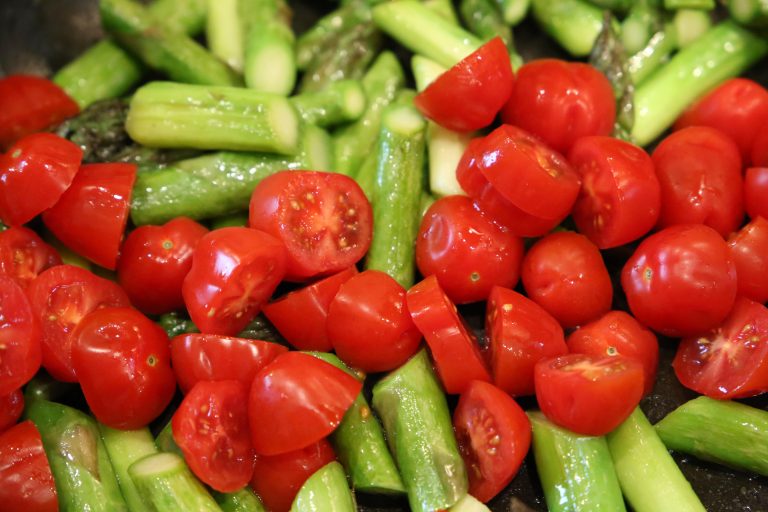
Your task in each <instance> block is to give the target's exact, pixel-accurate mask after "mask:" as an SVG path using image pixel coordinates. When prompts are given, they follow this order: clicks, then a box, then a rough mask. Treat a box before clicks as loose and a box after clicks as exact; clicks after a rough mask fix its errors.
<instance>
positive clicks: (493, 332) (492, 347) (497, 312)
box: [485, 286, 568, 396]
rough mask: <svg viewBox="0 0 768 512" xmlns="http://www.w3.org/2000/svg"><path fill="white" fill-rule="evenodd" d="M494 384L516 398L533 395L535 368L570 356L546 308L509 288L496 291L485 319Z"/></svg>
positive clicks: (491, 296) (555, 323) (489, 300)
mask: <svg viewBox="0 0 768 512" xmlns="http://www.w3.org/2000/svg"><path fill="white" fill-rule="evenodd" d="M485 333H486V335H487V337H488V347H487V349H486V352H485V354H486V356H487V359H488V360H489V361H490V366H491V373H492V374H493V383H494V384H496V385H497V386H498V387H500V388H501V389H503V390H504V391H506V392H507V393H509V394H510V395H512V396H524V395H533V394H534V393H535V389H534V386H533V368H534V366H535V365H536V363H537V362H539V360H541V359H545V358H548V357H555V356H559V355H563V354H567V353H568V347H566V345H565V337H564V335H563V328H562V327H561V326H560V324H559V323H558V321H557V320H555V319H554V318H553V317H552V315H550V314H549V313H547V312H546V310H544V308H542V307H541V306H539V305H538V304H536V303H535V302H533V301H532V300H530V299H529V298H527V297H525V296H523V295H521V294H519V293H517V292H516V291H514V290H510V289H509V288H502V287H500V286H496V287H494V289H493V290H492V291H491V295H490V297H489V298H488V304H487V308H486V315H485Z"/></svg>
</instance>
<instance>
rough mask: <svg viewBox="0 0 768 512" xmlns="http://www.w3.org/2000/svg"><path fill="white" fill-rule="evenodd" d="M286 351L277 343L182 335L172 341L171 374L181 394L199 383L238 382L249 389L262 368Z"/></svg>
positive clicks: (226, 337) (225, 337)
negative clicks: (172, 373)
mask: <svg viewBox="0 0 768 512" xmlns="http://www.w3.org/2000/svg"><path fill="white" fill-rule="evenodd" d="M285 352H288V349H287V348H286V347H284V346H282V345H278V344H277V343H270V342H268V341H261V340H251V339H245V338H233V337H230V336H219V335H216V334H198V333H191V334H182V335H180V336H176V337H174V338H173V339H172V340H171V362H172V363H173V371H174V373H175V375H176V381H177V382H178V384H179V387H180V388H181V391H182V392H183V393H188V392H189V390H190V389H192V387H193V386H194V385H195V384H196V383H197V382H200V381H218V380H238V381H240V382H242V383H243V384H244V385H246V386H250V384H251V382H252V381H253V377H254V376H255V375H256V374H257V373H258V372H259V371H260V370H261V369H262V368H264V367H265V366H266V365H268V364H269V363H271V362H272V361H273V360H274V359H275V358H276V357H277V356H279V355H280V354H284V353H285Z"/></svg>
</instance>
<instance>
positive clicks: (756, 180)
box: [744, 142, 768, 219]
mask: <svg viewBox="0 0 768 512" xmlns="http://www.w3.org/2000/svg"><path fill="white" fill-rule="evenodd" d="M766 144H768V142H766ZM766 165H768V163H766ZM744 207H745V208H746V210H747V215H749V218H750V219H754V218H755V217H757V216H758V215H759V216H761V217H763V218H766V219H768V167H750V168H749V169H747V172H746V174H744Z"/></svg>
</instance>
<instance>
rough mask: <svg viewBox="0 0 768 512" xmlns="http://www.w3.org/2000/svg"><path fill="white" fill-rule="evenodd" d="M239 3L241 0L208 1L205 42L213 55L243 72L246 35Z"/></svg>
mask: <svg viewBox="0 0 768 512" xmlns="http://www.w3.org/2000/svg"><path fill="white" fill-rule="evenodd" d="M239 3H240V0H208V16H207V19H206V25H205V40H206V42H207V43H208V49H209V50H210V51H211V53H212V54H213V55H215V56H216V57H218V58H219V59H220V60H222V61H223V62H226V63H227V65H229V67H230V68H232V69H234V70H235V71H238V72H242V71H243V54H244V53H245V50H244V48H243V47H244V44H243V40H244V39H245V35H244V34H243V27H242V25H241V23H240V19H239V18H240V16H239V14H240V13H239V11H238V5H239Z"/></svg>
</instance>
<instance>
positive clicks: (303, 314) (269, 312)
mask: <svg viewBox="0 0 768 512" xmlns="http://www.w3.org/2000/svg"><path fill="white" fill-rule="evenodd" d="M355 274H357V268H356V267H354V266H352V267H349V268H346V269H344V270H342V271H341V272H339V273H337V274H334V275H332V276H329V277H326V278H325V279H321V280H319V281H317V282H316V283H313V284H311V285H309V286H306V287H304V288H302V289H300V290H296V291H293V292H290V293H288V294H286V295H283V296H282V297H280V298H279V299H277V300H276V301H274V302H270V303H269V304H265V305H264V308H263V309H262V312H263V313H264V316H266V317H267V319H268V320H269V321H270V322H271V323H272V325H274V326H275V328H276V329H277V330H278V331H279V332H280V334H281V335H282V336H283V338H285V339H286V340H287V341H288V343H290V344H291V345H293V346H294V347H296V348H297V349H299V350H319V351H321V352H330V351H331V350H332V349H333V345H332V344H331V340H330V339H328V333H327V329H326V325H327V319H328V308H329V307H330V305H331V301H332V300H333V298H334V297H335V296H336V292H338V291H339V287H340V286H341V285H342V284H343V283H345V282H347V280H348V279H349V278H350V277H352V276H354V275H355Z"/></svg>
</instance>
